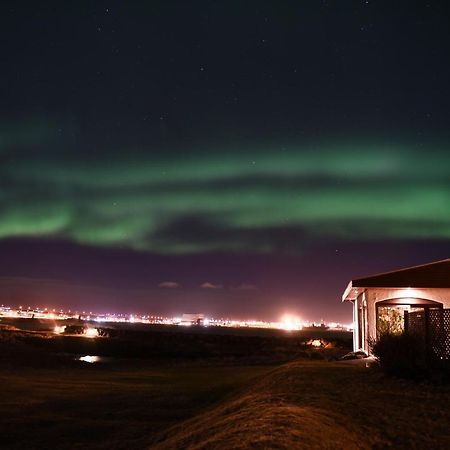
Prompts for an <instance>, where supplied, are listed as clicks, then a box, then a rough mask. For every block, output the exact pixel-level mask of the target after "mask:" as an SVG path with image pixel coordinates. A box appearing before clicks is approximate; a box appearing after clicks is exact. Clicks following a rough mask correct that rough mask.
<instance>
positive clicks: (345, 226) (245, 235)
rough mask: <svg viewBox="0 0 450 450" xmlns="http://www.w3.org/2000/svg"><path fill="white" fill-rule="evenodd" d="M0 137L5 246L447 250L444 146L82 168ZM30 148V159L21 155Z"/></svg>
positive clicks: (100, 157) (142, 153) (135, 154)
mask: <svg viewBox="0 0 450 450" xmlns="http://www.w3.org/2000/svg"><path fill="white" fill-rule="evenodd" d="M20 135H21V134H20V133H19V131H18V130H17V133H14V129H13V130H12V131H11V132H9V134H7V133H5V132H3V135H2V134H1V133H0V161H1V166H0V176H1V181H0V205H1V209H0V238H8V237H36V236H42V237H50V238H61V239H70V240H73V241H76V242H79V243H82V244H90V245H106V246H112V247H119V246H120V247H125V248H133V249H138V250H145V251H153V252H161V253H185V252H202V251H236V252H239V251H250V252H270V251H274V250H276V249H277V248H278V247H279V243H280V240H284V239H285V238H284V237H283V236H285V235H286V230H288V231H289V233H290V234H289V236H291V237H290V239H291V244H292V245H291V247H292V248H291V249H290V250H292V251H296V250H297V249H300V248H301V246H302V245H303V243H304V242H308V241H311V240H316V239H323V238H333V239H336V238H337V239H345V240H347V239H349V240H355V239H448V238H450V189H449V181H450V180H449V178H450V175H449V174H450V152H448V151H447V146H446V145H441V146H437V145H428V146H427V147H426V148H424V147H417V146H414V145H408V144H405V143H403V144H401V145H398V144H396V145H387V144H373V143H371V144H367V143H365V144H364V143H362V142H353V143H348V142H346V143H340V144H336V143H334V144H330V143H323V144H321V145H316V146H308V145H307V144H298V145H290V146H287V147H278V146H276V145H273V146H267V147H265V146H261V145H259V146H255V147H254V148H251V147H250V146H248V147H246V148H242V149H223V148H220V149H218V148H215V149H214V151H213V152H207V151H197V152H191V151H189V152H187V151H186V152H185V153H181V152H180V151H176V152H170V153H168V154H166V155H164V154H160V153H156V154H151V153H149V152H148V151H146V150H145V149H144V150H142V149H139V150H132V151H130V150H127V151H119V152H115V153H98V154H95V155H89V157H82V156H80V155H78V154H75V153H74V152H57V151H55V150H53V149H54V148H55V143H54V142H52V143H51V145H49V148H52V150H42V148H43V146H42V145H41V146H40V147H39V148H38V150H36V151H33V150H32V149H31V150H30V148H28V147H29V146H30V145H31V144H30V142H31V141H32V140H33V139H39V140H41V141H42V139H44V138H43V136H44V135H45V130H44V131H40V130H39V127H38V126H34V127H32V130H31V131H30V134H29V138H30V139H25V138H19V136H20ZM22 147H26V148H27V150H26V151H24V150H17V148H22Z"/></svg>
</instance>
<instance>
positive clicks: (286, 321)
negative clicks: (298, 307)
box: [279, 314, 303, 331]
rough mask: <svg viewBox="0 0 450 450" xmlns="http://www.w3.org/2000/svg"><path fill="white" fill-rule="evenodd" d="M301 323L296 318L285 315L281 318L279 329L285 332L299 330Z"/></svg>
mask: <svg viewBox="0 0 450 450" xmlns="http://www.w3.org/2000/svg"><path fill="white" fill-rule="evenodd" d="M302 326H303V325H302V323H301V321H300V319H299V318H298V317H295V316H293V315H290V314H286V315H284V316H283V317H282V319H281V322H280V324H279V328H280V329H282V330H286V331H294V330H300V329H301V328H302Z"/></svg>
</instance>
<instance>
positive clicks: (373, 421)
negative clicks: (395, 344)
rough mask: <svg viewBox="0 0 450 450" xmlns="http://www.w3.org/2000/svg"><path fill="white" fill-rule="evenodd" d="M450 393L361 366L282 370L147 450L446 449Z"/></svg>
mask: <svg viewBox="0 0 450 450" xmlns="http://www.w3.org/2000/svg"><path fill="white" fill-rule="evenodd" d="M449 447H450V389H449V387H448V386H444V387H442V386H430V385H423V384H422V385H421V384H416V383H413V382H405V381H400V380H396V379H391V378H386V377H384V376H383V375H382V374H381V373H380V372H378V371H374V370H373V369H366V368H365V367H362V366H357V365H350V364H345V363H329V362H311V361H309V362H307V361H301V362H294V363H289V364H286V365H283V366H281V367H279V368H277V369H275V370H274V371H272V372H270V373H269V374H266V375H263V376H262V377H261V378H260V380H259V381H258V382H257V383H255V385H253V386H251V387H250V388H248V389H245V390H243V391H241V392H239V394H238V395H236V396H234V397H233V398H231V399H227V400H226V401H223V402H221V403H219V404H218V405H216V406H215V407H214V408H211V409H209V410H208V411H207V412H205V413H203V414H200V415H198V416H197V417H195V418H193V419H191V420H189V421H187V422H184V423H182V424H181V425H178V426H176V427H174V428H173V429H170V430H169V431H167V432H166V433H165V435H164V436H162V437H161V439H160V442H159V443H157V444H156V445H155V446H154V447H153V448H155V449H158V450H169V449H170V450H173V449H185V448H189V449H196V450H200V449H221V450H225V449H249V448H251V449H286V450H288V449H314V448H324V449H325V448H326V449H381V448H396V449H398V448H401V449H448V448H449Z"/></svg>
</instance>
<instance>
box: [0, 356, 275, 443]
mask: <svg viewBox="0 0 450 450" xmlns="http://www.w3.org/2000/svg"><path fill="white" fill-rule="evenodd" d="M269 370H270V368H269V367H258V366H253V367H216V366H209V367H205V366H203V367H202V366H194V367H187V366H184V367H182V366H177V367H170V366H160V367H151V366H150V365H149V364H145V365H142V364H136V363H130V365H127V364H125V363H122V364H121V365H120V366H117V365H116V366H111V365H105V366H104V367H101V366H95V365H88V364H86V365H85V366H84V367H83V365H81V367H80V368H65V369H62V370H61V369H55V368H53V369H36V368H34V369H31V368H29V369H22V370H10V369H9V370H1V371H0V386H1V389H2V396H1V402H0V417H1V421H0V437H1V438H0V439H1V441H0V448H4V449H33V448H39V449H53V448H55V449H69V448H70V449H78V448H79V449H86V448H89V449H107V448H108V449H111V448H114V449H137V448H146V447H148V446H149V444H150V443H151V441H152V440H153V439H154V438H155V436H157V435H158V434H159V433H160V432H161V431H162V430H164V429H167V427H169V426H170V425H173V424H175V423H177V422H179V421H182V420H185V419H187V418H189V417H191V416H192V415H194V414H196V413H199V412H201V411H202V410H203V409H204V408H207V407H209V406H210V405H211V404H213V403H214V402H217V401H219V400H221V399H223V398H224V397H225V396H226V395H227V394H229V393H230V392H231V391H233V390H236V389H239V388H241V387H242V386H244V385H245V384H247V383H248V382H249V380H251V379H252V378H254V377H259V376H261V375H262V374H264V373H265V372H267V371H269Z"/></svg>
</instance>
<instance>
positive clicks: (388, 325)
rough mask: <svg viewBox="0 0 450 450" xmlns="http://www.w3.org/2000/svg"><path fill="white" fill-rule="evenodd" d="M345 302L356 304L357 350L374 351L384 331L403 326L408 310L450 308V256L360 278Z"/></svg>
mask: <svg viewBox="0 0 450 450" xmlns="http://www.w3.org/2000/svg"><path fill="white" fill-rule="evenodd" d="M342 301H344V302H352V303H353V327H354V329H353V349H354V350H355V351H357V350H363V351H365V352H366V353H370V348H369V342H370V341H371V340H372V339H376V338H377V336H378V335H379V333H380V332H382V331H386V330H388V329H389V330H390V331H394V332H396V331H401V330H402V329H403V316H404V311H408V312H413V311H416V310H419V309H421V310H425V309H427V308H432V309H434V308H450V259H444V260H442V261H436V262H432V263H428V264H422V265H420V266H414V267H407V268H405V269H400V270H394V271H392V272H385V273H380V274H376V275H372V276H368V277H364V278H356V279H354V280H351V281H350V283H349V284H348V286H347V289H345V292H344V294H343V296H342Z"/></svg>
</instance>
